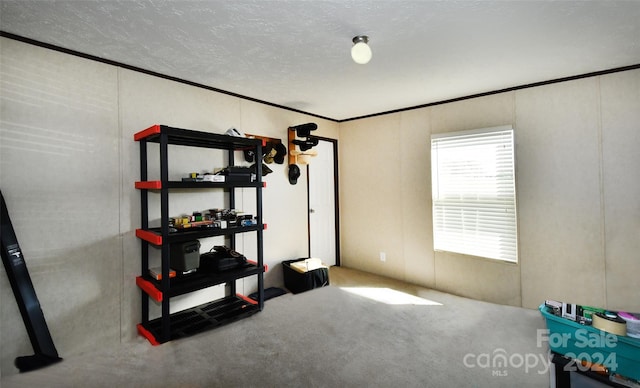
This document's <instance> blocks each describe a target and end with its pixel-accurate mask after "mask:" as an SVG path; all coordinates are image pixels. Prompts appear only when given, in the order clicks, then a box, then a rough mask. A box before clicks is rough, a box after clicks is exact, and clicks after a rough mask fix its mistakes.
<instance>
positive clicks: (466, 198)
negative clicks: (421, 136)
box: [431, 125, 519, 264]
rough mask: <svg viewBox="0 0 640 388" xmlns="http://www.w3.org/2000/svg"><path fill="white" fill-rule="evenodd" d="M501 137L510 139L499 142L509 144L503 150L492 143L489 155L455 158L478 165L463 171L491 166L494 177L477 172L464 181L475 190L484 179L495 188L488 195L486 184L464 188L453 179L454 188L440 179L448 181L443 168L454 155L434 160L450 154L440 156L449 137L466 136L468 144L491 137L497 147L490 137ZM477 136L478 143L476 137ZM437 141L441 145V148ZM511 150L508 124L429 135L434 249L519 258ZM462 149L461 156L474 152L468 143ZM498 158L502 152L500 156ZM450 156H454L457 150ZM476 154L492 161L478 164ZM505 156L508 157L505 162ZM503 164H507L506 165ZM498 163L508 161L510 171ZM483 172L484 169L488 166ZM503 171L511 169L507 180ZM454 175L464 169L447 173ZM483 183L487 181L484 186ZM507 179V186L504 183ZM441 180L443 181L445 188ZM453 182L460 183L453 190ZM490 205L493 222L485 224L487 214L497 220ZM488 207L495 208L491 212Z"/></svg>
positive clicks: (512, 133)
mask: <svg viewBox="0 0 640 388" xmlns="http://www.w3.org/2000/svg"><path fill="white" fill-rule="evenodd" d="M500 137H502V138H505V137H506V138H508V139H507V140H505V141H503V142H500V143H501V144H503V146H507V145H508V146H509V147H508V148H504V149H503V150H498V149H497V148H496V149H495V150H494V152H493V153H492V154H490V155H488V154H483V158H475V159H473V158H460V159H455V160H456V161H457V162H462V160H463V159H464V161H466V164H469V165H473V166H475V167H476V168H475V169H474V168H472V169H467V168H465V169H464V172H468V171H476V172H477V169H479V168H480V169H482V168H489V169H490V168H493V171H492V172H493V174H494V176H493V177H492V176H491V175H486V176H484V177H480V178H478V177H476V178H475V180H473V178H470V179H471V180H469V182H470V183H469V184H468V186H470V187H475V188H476V189H477V187H478V185H481V184H482V183H484V184H485V185H484V186H482V187H484V188H490V189H493V190H494V192H493V193H492V194H491V195H487V192H490V191H491V190H489V189H487V190H488V191H475V192H472V191H469V190H468V189H467V185H464V186H457V185H456V184H451V185H450V186H452V187H454V189H453V190H451V189H450V187H449V188H448V187H446V185H447V183H446V182H443V180H444V181H447V179H446V178H447V175H445V174H446V172H444V173H443V170H445V171H446V170H447V168H448V169H449V170H452V169H451V165H449V166H447V165H446V163H450V162H451V160H454V159H451V160H449V162H447V161H443V162H440V161H439V160H438V159H439V158H441V159H442V158H446V157H447V156H449V157H451V153H450V154H448V155H443V153H444V152H446V151H447V149H446V148H443V146H446V145H451V144H453V142H456V141H460V140H462V139H464V140H466V141H467V142H469V144H468V145H469V147H476V148H480V147H482V145H481V143H483V141H486V140H489V141H490V144H492V146H493V147H494V148H495V147H497V145H498V144H500V143H498V142H493V139H497V140H498V139H499V138H500ZM478 140H480V142H477V141H478ZM474 141H476V143H474ZM438 146H440V147H439V149H438ZM463 148H464V147H463V146H461V147H460V148H456V149H457V151H454V152H458V153H460V151H459V150H460V149H463ZM515 149H516V143H515V130H514V128H513V126H511V125H504V126H498V127H489V128H479V129H472V130H465V131H455V132H444V133H438V134H432V135H431V185H432V198H431V199H432V222H433V224H432V226H433V247H434V251H436V252H438V251H444V252H453V253H458V254H464V255H469V256H475V257H481V258H487V259H491V260H498V261H501V262H505V263H513V264H517V263H518V262H519V249H518V245H519V241H518V240H519V239H518V212H517V190H516V182H517V181H516V155H515V151H516V150H515ZM466 151H467V152H466V153H465V152H464V151H463V152H462V153H464V155H465V156H468V155H470V154H472V153H471V152H472V149H471V148H466ZM505 155H506V156H505ZM499 157H501V159H500V160H499ZM453 158H455V155H454V156H453ZM480 159H488V160H491V159H493V165H491V164H481V163H482V161H481V160H480ZM505 160H507V161H506V162H505ZM473 163H475V164H473ZM504 163H507V165H505V164H504ZM443 166H444V167H443ZM496 166H499V167H505V166H506V167H508V168H509V170H508V171H507V170H499V171H500V173H499V172H498V169H497V167H496ZM483 171H486V169H485V170H483ZM505 172H507V173H509V174H511V175H509V176H510V177H509V178H506V179H505V177H506V176H508V175H507V174H506V173H505ZM441 174H442V175H441ZM476 175H478V174H476ZM500 175H502V176H500ZM457 176H462V177H464V174H462V175H458V174H454V173H451V174H450V175H449V177H454V178H455V179H457V178H456V177H457ZM455 179H449V181H452V180H455ZM491 181H493V185H494V186H491ZM455 182H456V183H459V182H460V181H459V180H455ZM462 182H464V181H462ZM487 182H489V184H488V185H487ZM505 184H508V185H510V186H505ZM443 185H445V187H444V189H443ZM456 187H462V188H461V189H460V191H458V192H456V190H455V188H456ZM509 191H510V192H512V196H511V195H509V196H508V197H505V192H509ZM445 193H453V196H447V194H445ZM456 196H457V197H456ZM472 197H475V198H472ZM505 198H506V199H505ZM456 206H457V207H456ZM443 209H444V210H443ZM494 209H499V213H498V216H497V222H496V224H495V225H492V226H491V227H487V225H489V224H488V223H486V221H487V220H488V219H489V218H492V220H493V219H495V218H494V217H495V214H497V213H496V211H495V210H494ZM503 210H504V211H503ZM491 211H493V212H494V213H491ZM468 214H475V215H468ZM446 218H449V219H451V221H449V223H447V219H446ZM469 221H473V222H471V224H474V223H475V226H474V227H470V226H469V227H468V226H467V225H469ZM483 221H484V222H483ZM491 224H493V223H491ZM501 228H507V229H504V230H505V231H508V233H501V232H500V230H499V229H501Z"/></svg>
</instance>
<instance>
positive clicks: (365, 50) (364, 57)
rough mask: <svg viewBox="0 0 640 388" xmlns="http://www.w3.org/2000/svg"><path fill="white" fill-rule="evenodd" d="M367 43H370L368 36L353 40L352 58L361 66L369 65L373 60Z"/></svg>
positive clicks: (360, 36)
mask: <svg viewBox="0 0 640 388" xmlns="http://www.w3.org/2000/svg"><path fill="white" fill-rule="evenodd" d="M367 43H369V37H368V36H366V35H358V36H356V37H355V38H353V47H351V58H353V61H354V62H355V63H357V64H359V65H364V64H366V63H369V61H370V60H371V47H369V45H368V44H367Z"/></svg>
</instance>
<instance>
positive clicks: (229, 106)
mask: <svg viewBox="0 0 640 388" xmlns="http://www.w3.org/2000/svg"><path fill="white" fill-rule="evenodd" d="M0 45H1V46H0V49H1V61H2V62H1V68H0V70H1V71H0V81H1V82H2V88H1V91H0V97H1V105H0V150H1V155H0V189H2V192H3V194H4V196H5V199H6V200H7V202H8V204H9V211H10V214H11V217H12V220H13V223H14V227H15V229H16V233H17V235H18V239H19V241H20V243H21V245H22V248H23V251H24V253H25V257H26V259H27V263H28V266H29V270H30V272H31V276H32V279H33V282H34V286H35V288H36V292H37V293H38V297H39V299H40V302H41V305H42V308H43V310H44V313H45V315H46V317H47V322H48V324H49V328H50V329H51V332H52V335H53V338H54V341H55V343H56V346H57V348H58V351H59V352H60V354H61V356H63V357H65V356H66V355H72V354H80V353H82V352H85V351H90V350H93V349H95V348H96V347H105V346H110V345H111V344H117V343H119V342H120V341H128V340H131V339H132V338H133V337H134V336H135V324H136V323H137V322H138V321H139V319H140V309H139V304H140V291H139V290H138V289H137V288H136V287H135V285H134V278H135V276H137V275H138V274H139V271H140V269H139V255H140V254H139V249H140V248H139V247H140V245H139V244H140V243H139V241H137V239H136V238H135V237H134V235H133V231H134V229H135V228H137V227H138V225H139V217H140V209H139V193H138V192H137V191H136V190H135V189H134V188H133V183H134V181H135V180H137V179H138V174H139V171H138V169H139V167H138V163H139V162H138V145H137V144H136V143H135V142H134V141H133V139H132V136H133V133H135V132H137V131H139V130H141V129H144V128H145V127H147V126H149V125H152V124H156V123H160V124H167V125H175V126H179V127H184V128H192V129H199V130H204V131H211V132H218V133H219V132H224V131H225V130H226V129H227V128H229V127H231V126H235V127H237V128H239V129H241V130H243V131H245V132H250V133H255V134H262V135H267V136H271V137H278V138H282V139H284V138H286V134H287V133H286V128H287V127H288V126H289V125H294V124H300V123H304V122H309V121H313V122H316V123H318V126H319V130H318V131H317V134H318V135H319V136H325V137H330V138H338V137H339V140H340V144H339V153H340V154H339V158H340V190H341V191H340V195H341V197H340V201H341V202H340V209H341V214H340V217H341V233H342V236H341V238H342V247H341V249H342V263H343V264H344V265H345V266H349V267H354V268H359V269H362V270H365V271H370V272H374V273H380V274H383V275H387V276H391V277H395V278H398V279H402V280H406V281H409V282H413V283H417V284H422V285H426V286H428V287H434V288H439V289H442V290H445V291H450V292H453V293H456V294H461V295H466V296H470V297H473V298H477V299H482V300H488V301H494V302H498V303H505V304H510V305H523V306H525V307H531V308H533V307H536V306H537V305H538V304H539V303H540V302H542V300H543V299H544V298H556V299H563V300H571V301H575V302H577V303H591V304H598V305H606V306H608V307H610V308H617V309H629V310H634V311H640V295H639V294H638V285H637V284H638V283H637V274H638V273H640V259H639V258H638V252H640V204H639V201H638V200H637V198H640V179H638V175H637V166H638V165H640V160H639V159H640V156H639V155H640V153H639V152H638V149H640V128H639V126H640V124H639V123H640V109H638V107H639V106H640V71H639V70H635V71H629V72H623V73H616V74H611V75H606V76H602V77H594V78H589V79H583V80H578V81H572V82H566V83H562V84H555V85H549V86H544V87H539V88H534V89H526V90H520V91H516V92H509V93H504V94H499V95H494V96H489V97H483V98H477V99H473V100H467V101H461V102H457V103H451V104H446V105H440V106H434V107H429V108H424V109H417V110H411V111H405V112H402V113H396V114H390V115H385V116H380V117H375V118H369V119H362V120H357V121H352V122H345V123H341V124H337V123H334V122H329V121H325V120H320V119H317V118H314V117H310V116H306V115H303V114H299V113H295V112H291V111H286V110H282V109H278V108H275V107H271V106H267V105H262V104H259V103H256V102H251V101H246V100H241V99H238V98H235V97H231V96H228V95H222V94H219V93H214V92H210V91H206V90H202V89H198V88H194V87H190V86H186V85H183V84H179V83H175V82H171V81H167V80H163V79H159V78H155V77H151V76H148V75H144V74H140V73H136V72H132V71H128V70H123V69H119V68H116V67H113V66H109V65H105V64H101V63H96V62H92V61H88V60H85V59H82V58H77V57H73V56H69V55H65V54H61V53H58V52H54V51H50V50H46V49H43V48H38V47H34V46H30V45H27V44H24V43H20V42H16V41H13V40H9V39H4V38H0ZM503 124H512V125H514V127H515V128H516V143H517V147H516V152H517V155H516V157H517V173H518V176H517V184H518V186H517V188H518V194H519V198H518V200H519V202H518V209H519V227H520V262H519V263H518V264H516V265H514V264H506V263H501V262H497V261H493V260H485V259H478V258H473V257H466V256H461V255H455V254H446V253H441V252H438V253H434V252H433V248H432V246H433V243H432V230H431V200H430V198H431V193H430V190H431V185H430V152H429V136H430V134H431V133H440V132H448V131H455V130H462V129H471V128H480V127H488V126H495V125H503ZM338 131H339V136H338ZM198 155H200V154H198ZM238 157H240V156H238ZM202 158H204V156H203V157H202ZM176 160H177V161H178V162H177V164H176V168H178V169H181V170H182V169H184V170H185V171H191V170H192V169H199V168H202V169H207V168H214V167H216V166H215V163H219V161H218V159H216V158H212V159H211V160H209V159H207V161H206V162H205V163H206V164H207V166H204V167H202V165H201V164H199V163H200V162H199V160H200V157H198V158H191V157H190V158H184V159H176ZM202 160H205V159H202ZM194 161H195V162H194ZM209 164H212V165H209ZM274 167H275V168H274V173H273V174H271V175H269V176H267V177H266V178H265V180H266V181H267V189H266V190H264V192H263V193H264V220H265V222H266V223H267V224H268V229H267V230H266V231H265V261H266V263H267V264H269V266H270V267H271V268H272V270H271V271H269V272H268V273H267V274H266V276H265V278H266V284H267V286H269V285H279V284H281V280H282V279H281V271H278V265H279V263H280V261H281V260H282V259H286V258H294V257H301V256H304V255H306V252H307V223H306V222H307V213H306V212H307V208H306V206H307V205H306V176H305V175H304V174H305V171H304V169H303V176H302V177H301V180H300V182H299V184H298V185H296V186H291V185H290V184H289V183H288V180H287V177H286V167H285V166H280V167H278V166H274ZM178 173H179V172H178ZM200 200H201V199H200V198H199V197H193V196H188V195H187V196H186V197H185V198H184V199H179V200H178V201H177V202H176V204H175V205H172V206H174V208H175V209H176V211H185V212H186V211H191V210H194V209H192V208H193V207H194V206H201V205H202V206H206V205H207V204H205V203H199V202H197V201H200ZM239 200H240V203H241V205H242V206H243V207H246V208H250V207H251V206H252V203H253V197H252V194H251V193H249V192H241V193H239ZM245 210H246V209H245ZM250 238H251V237H250V236H247V237H246V238H245V239H240V240H239V244H240V247H241V249H243V250H247V251H249V250H250V249H252V248H251V247H252V246H253V243H252V241H251V240H250ZM380 252H385V253H386V258H387V259H386V262H381V261H380V260H379V253H380ZM565 272H568V273H569V274H565ZM238 286H239V290H243V291H244V292H246V293H249V292H251V291H252V290H253V289H254V287H255V284H253V283H252V282H251V281H250V280H248V281H247V282H240V283H239V285H238ZM208 292H211V293H213V294H215V293H216V292H218V291H216V290H211V291H205V292H203V293H199V294H197V295H193V296H190V297H187V298H184V300H179V301H176V302H177V303H178V304H189V303H197V302H198V300H200V299H202V298H208V297H210V296H211V294H209V293H208ZM0 343H1V344H2V346H1V349H0V375H7V374H13V373H16V372H17V370H16V369H15V367H14V366H13V360H14V358H15V357H16V356H18V355H27V354H31V353H32V349H31V346H30V343H29V340H28V338H27V335H26V331H25V330H24V326H23V324H22V320H21V318H20V315H19V312H18V309H17V306H16V304H15V301H14V299H13V295H12V293H11V290H10V287H9V284H8V281H7V278H6V275H5V274H4V268H2V269H0Z"/></svg>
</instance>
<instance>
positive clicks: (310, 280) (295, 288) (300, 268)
mask: <svg viewBox="0 0 640 388" xmlns="http://www.w3.org/2000/svg"><path fill="white" fill-rule="evenodd" d="M282 271H283V275H284V285H285V287H286V288H287V289H288V290H289V291H291V292H292V293H294V294H298V293H301V292H305V291H309V290H312V289H314V288H318V287H324V286H328V285H329V267H328V266H326V265H325V264H323V263H322V260H320V259H318V258H307V259H305V258H303V259H294V260H286V261H283V262H282Z"/></svg>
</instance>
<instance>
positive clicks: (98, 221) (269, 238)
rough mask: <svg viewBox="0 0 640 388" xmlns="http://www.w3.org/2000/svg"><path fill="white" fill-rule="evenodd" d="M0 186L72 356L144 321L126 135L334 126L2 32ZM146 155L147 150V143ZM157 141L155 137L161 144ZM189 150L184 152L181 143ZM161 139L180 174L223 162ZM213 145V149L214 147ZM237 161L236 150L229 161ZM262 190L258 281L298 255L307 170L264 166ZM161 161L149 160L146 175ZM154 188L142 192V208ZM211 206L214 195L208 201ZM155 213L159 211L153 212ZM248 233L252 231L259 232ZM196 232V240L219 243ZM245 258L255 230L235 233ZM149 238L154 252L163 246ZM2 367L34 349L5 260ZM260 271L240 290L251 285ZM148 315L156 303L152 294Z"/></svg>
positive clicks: (324, 130) (276, 278) (0, 283)
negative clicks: (294, 178)
mask: <svg viewBox="0 0 640 388" xmlns="http://www.w3.org/2000/svg"><path fill="white" fill-rule="evenodd" d="M0 45H1V46H0V49H1V53H0V57H1V61H2V62H1V67H0V69H1V71H0V77H1V78H0V81H1V82H2V88H1V91H0V97H1V110H0V162H1V163H0V189H2V193H3V195H4V197H5V199H6V201H7V204H8V207H9V212H10V215H11V218H12V221H13V224H14V227H15V229H16V234H17V237H18V240H19V242H20V245H21V247H22V249H23V252H24V254H25V258H26V262H27V265H28V268H29V271H30V273H31V277H32V280H33V283H34V287H35V289H36V293H37V295H38V298H39V300H40V303H41V306H42V309H43V311H44V313H45V317H46V319H47V323H48V326H49V329H50V331H51V333H52V337H53V339H54V343H55V345H56V347H57V349H58V352H59V353H60V355H61V356H62V357H63V358H64V357H65V356H71V355H73V354H76V355H77V354H80V353H83V352H86V351H91V350H95V349H96V348H104V347H108V346H111V345H116V344H118V343H120V342H121V341H129V340H132V339H133V338H135V337H136V329H135V325H136V323H138V322H139V321H140V290H139V289H138V288H137V287H136V286H135V277H136V276H138V275H139V274H140V242H139V241H138V240H137V239H136V238H135V236H134V230H135V229H136V228H138V227H139V224H140V194H139V192H138V191H137V190H135V188H134V182H135V181H136V180H139V174H140V172H139V170H140V168H139V165H140V164H139V145H138V143H136V142H134V141H133V134H134V133H136V132H138V131H140V130H143V129H145V128H147V127H148V126H150V125H153V124H165V125H172V126H177V127H181V128H188V129H196V130H202V131H209V132H214V133H223V132H224V131H226V130H227V129H228V128H230V127H232V126H233V127H236V128H238V129H240V130H241V131H244V132H247V133H252V134H257V135H265V136H270V137H275V138H280V139H283V140H285V141H286V139H287V128H288V127H289V126H291V125H296V124H302V123H307V122H315V123H317V124H318V130H317V131H316V132H315V133H316V134H317V135H319V136H324V137H329V138H336V137H337V130H338V124H337V123H335V122H331V121H327V120H322V119H318V118H315V117H311V116H308V115H303V114H300V113H296V112H291V111H288V110H283V109H278V108H275V107H272V106H269V105H265V104H259V103H256V102H252V101H247V100H242V99H240V98H236V97H232V96H229V95H226V94H220V93H215V92H211V91H207V90H204V89H200V88H195V87H192V86H187V85H184V84H180V83H176V82H172V81H167V80H164V79H160V78H157V77H152V76H149V75H145V74H142V73H137V72H133V71H129V70H124V69H120V68H117V67H114V66H110V65H106V64H102V63H97V62H93V61H89V60H86V59H82V58H78V57H74V56H70V55H66V54H62V53H59V52H55V51H51V50H47V49H43V48H39V47H35V46H31V45H28V44H25V43H21V42H18V41H14V40H10V39H5V38H0ZM149 148H150V155H152V156H150V160H157V159H152V158H154V157H155V156H153V155H157V154H152V153H151V150H152V149H153V145H150V147H149ZM156 149H157V147H156ZM183 151H184V150H183ZM186 151H187V152H186V154H185V152H182V153H181V151H175V154H173V153H172V152H173V151H171V150H170V158H172V159H171V172H170V174H174V177H175V178H176V179H179V177H180V176H182V175H183V174H186V173H188V172H190V171H205V170H209V171H210V170H212V169H213V168H216V167H224V165H222V164H223V163H225V161H224V158H223V157H222V155H220V154H217V153H216V154H212V153H209V150H200V149H196V150H194V149H188V150H186ZM214 152H215V151H214ZM238 160H240V161H243V160H244V158H243V156H242V154H241V153H239V152H238V153H237V155H236V161H238ZM270 167H271V168H272V169H273V171H274V172H273V173H272V174H270V175H268V176H266V177H265V178H264V180H265V181H266V183H267V187H266V189H264V190H263V220H264V222H265V223H267V225H268V227H267V230H265V232H264V259H265V263H266V264H267V265H268V266H269V267H270V268H271V270H270V271H269V272H267V273H266V274H265V286H267V287H269V286H282V271H281V270H280V262H281V261H282V260H285V259H291V258H297V257H304V256H306V255H307V249H308V245H307V240H308V236H307V191H306V175H305V174H306V170H305V169H302V173H303V175H302V176H301V178H300V179H299V181H298V184H297V185H295V186H294V185H291V184H289V181H288V176H287V166H286V165H284V164H283V165H277V164H271V165H270ZM154 171H157V167H156V166H154V163H150V174H151V173H153V172H154ZM217 200H223V196H222V195H221V194H219V193H218V194H216V193H212V194H211V198H209V197H208V196H207V198H203V196H202V195H201V193H195V194H190V193H182V194H181V195H180V196H172V201H171V203H170V211H172V212H176V213H183V212H184V213H187V212H192V211H194V210H202V209H207V208H209V207H211V205H212V201H217ZM157 202H158V196H157V195H156V196H154V194H153V193H152V194H150V208H153V207H154V204H157ZM237 203H238V206H237V207H238V208H241V209H242V210H245V211H252V210H254V209H255V194H254V191H253V190H248V189H246V190H238V192H237ZM214 204H215V205H216V206H221V205H222V204H220V203H218V202H215V203H214ZM150 218H151V219H152V220H154V219H158V218H159V208H158V207H155V212H154V211H153V209H152V212H151V217H150ZM254 235H255V234H254ZM221 242H222V241H221V240H220V239H215V238H214V239H206V241H205V240H203V241H202V243H203V248H202V249H205V248H207V249H208V248H209V247H210V246H212V245H214V244H218V243H221ZM237 248H238V250H239V251H241V252H243V253H244V254H246V255H247V256H248V257H249V258H251V257H252V256H253V255H254V253H253V252H255V236H250V235H247V236H238V241H237ZM156 251H158V250H154V249H152V260H154V254H155V259H156V260H158V259H159V256H158V253H159V252H156ZM0 268H1V269H0V343H1V344H2V345H1V346H0V375H8V374H14V373H17V369H16V368H15V367H14V365H13V360H14V359H15V357H17V356H21V355H28V354H33V350H32V348H31V344H30V342H29V339H28V337H27V333H26V330H25V328H24V325H23V323H22V319H21V317H20V314H19V311H18V307H17V305H16V303H15V299H14V298H13V294H12V291H11V288H10V286H9V282H8V280H7V276H6V274H5V271H4V266H0ZM255 283H256V282H255V279H253V278H247V279H244V280H240V281H238V284H237V286H238V291H239V292H244V293H245V294H249V293H251V292H253V291H255V288H256V284H255ZM221 293H222V290H221V289H220V287H213V288H210V289H207V290H203V291H200V292H197V293H194V294H189V295H188V296H185V297H180V298H173V299H172V301H171V302H172V303H171V305H172V307H173V309H174V310H175V309H180V308H186V307H188V306H189V305H195V304H199V303H201V302H202V301H204V300H210V298H215V297H217V296H218V295H221ZM151 305H152V306H151V310H152V317H154V316H153V314H154V313H155V314H159V306H156V305H154V304H153V303H151Z"/></svg>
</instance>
